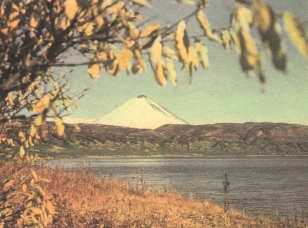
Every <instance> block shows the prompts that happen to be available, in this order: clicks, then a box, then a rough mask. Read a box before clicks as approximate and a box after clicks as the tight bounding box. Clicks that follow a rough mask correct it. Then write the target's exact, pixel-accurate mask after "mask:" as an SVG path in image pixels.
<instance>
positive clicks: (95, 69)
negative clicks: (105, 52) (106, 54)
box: [88, 57, 101, 79]
mask: <svg viewBox="0 0 308 228" xmlns="http://www.w3.org/2000/svg"><path fill="white" fill-rule="evenodd" d="M97 61H98V58H96V57H94V58H93V59H92V60H91V61H90V63H89V65H88V73H89V75H90V76H91V78H94V79H95V78H99V77H100V76H101V64H100V63H97Z"/></svg>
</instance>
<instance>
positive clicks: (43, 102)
mask: <svg viewBox="0 0 308 228" xmlns="http://www.w3.org/2000/svg"><path fill="white" fill-rule="evenodd" d="M50 104H51V102H50V95H49V94H46V95H45V96H44V97H42V98H41V99H39V100H38V102H37V103H36V104H35V105H34V107H33V111H35V112H39V113H42V112H43V111H44V110H46V109H48V108H49V106H50Z"/></svg>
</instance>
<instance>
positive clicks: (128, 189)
mask: <svg viewBox="0 0 308 228" xmlns="http://www.w3.org/2000/svg"><path fill="white" fill-rule="evenodd" d="M31 169H32V170H33V171H34V173H35V175H36V178H35V177H33V175H34V174H33V173H32V172H31ZM41 177H42V178H44V179H42V178H41ZM12 178H13V179H14V180H15V182H14V183H13V184H12V185H11V186H10V187H9V188H8V187H5V186H8V183H9V181H10V180H11V179H12ZM32 179H36V182H37V184H34V185H31V181H32V182H34V181H33V180H32ZM46 179H48V180H50V182H48V181H47V180H46ZM0 180H1V185H0V188H1V198H0V216H1V220H0V221H1V222H0V227H1V224H2V226H4V227H14V226H16V224H17V225H18V226H17V227H22V226H24V225H26V224H27V223H28V224H30V223H31V219H25V218H24V217H23V216H22V214H24V211H25V209H26V208H27V207H30V206H31V207H32V208H33V207H34V206H36V207H37V206H38V205H41V207H43V206H42V205H43V204H42V203H41V204H38V203H36V204H37V205H34V203H33V202H34V201H33V202H32V201H31V202H32V205H30V206H29V205H27V203H28V204H29V197H30V196H29V195H30V193H31V191H34V190H31V186H34V187H35V191H37V194H38V195H39V197H38V198H40V197H42V195H44V199H46V202H47V201H48V202H49V203H45V204H44V205H45V207H46V208H48V210H49V212H50V211H51V212H52V213H49V214H53V216H52V223H51V224H49V225H47V227H245V228H246V227H304V225H303V224H301V223H300V222H298V223H294V221H292V222H291V221H271V220H269V219H267V218H257V217H253V216H249V215H245V214H243V213H240V212H236V211H228V212H224V210H223V208H221V207H220V206H218V205H216V204H213V203H210V202H199V201H196V200H193V199H185V198H183V197H182V196H181V195H179V194H177V193H174V192H168V191H164V190H161V191H158V192H151V191H149V190H147V189H144V188H142V187H139V188H136V187H133V186H131V185H129V184H127V183H123V182H121V181H118V180H110V179H104V178H100V177H96V176H94V175H93V174H90V173H87V172H86V171H79V172H66V171H63V170H57V169H50V168H44V167H38V166H30V165H29V164H27V163H24V162H22V161H20V160H15V161H9V162H1V167H0ZM40 180H41V181H40ZM32 184H33V183H32ZM25 185H26V186H27V188H26V187H25ZM22 186H23V187H22ZM37 186H39V187H41V189H40V188H39V187H37ZM4 187H5V188H4ZM41 190H42V192H41ZM35 191H34V192H35ZM27 194H28V195H27ZM37 200H38V199H37ZM35 202H36V201H35ZM50 204H51V205H50ZM48 205H49V206H48ZM7 208H9V210H7ZM5 210H6V212H5V213H4V211H5ZM48 210H47V211H48ZM54 211H55V213H54ZM33 216H34V218H36V219H37V220H38V221H39V220H40V219H41V217H43V216H42V215H41V214H40V213H39V212H38V213H37V214H35V215H33ZM50 218H51V217H50ZM50 218H49V219H50ZM50 222H51V219H50Z"/></svg>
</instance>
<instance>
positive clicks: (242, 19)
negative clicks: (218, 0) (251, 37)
mask: <svg viewBox="0 0 308 228" xmlns="http://www.w3.org/2000/svg"><path fill="white" fill-rule="evenodd" d="M235 11H236V20H237V22H238V25H239V28H240V29H241V30H244V31H246V32H248V31H249V30H250V25H251V24H252V22H253V18H252V13H251V11H250V10H249V9H248V8H246V7H244V6H243V5H242V4H240V3H236V5H235Z"/></svg>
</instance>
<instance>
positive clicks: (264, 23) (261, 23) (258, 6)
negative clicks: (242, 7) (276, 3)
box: [251, 0, 273, 33]
mask: <svg viewBox="0 0 308 228" xmlns="http://www.w3.org/2000/svg"><path fill="white" fill-rule="evenodd" d="M251 8H252V10H253V19H254V22H255V24H256V25H257V27H258V29H259V31H260V32H262V33H264V32H266V31H268V30H269V29H270V27H271V26H272V23H273V18H272V17H273V16H272V15H271V14H272V13H273V12H271V8H270V7H268V6H267V5H265V4H263V3H262V2H261V1H260V0H254V1H253V2H252V6H251Z"/></svg>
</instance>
